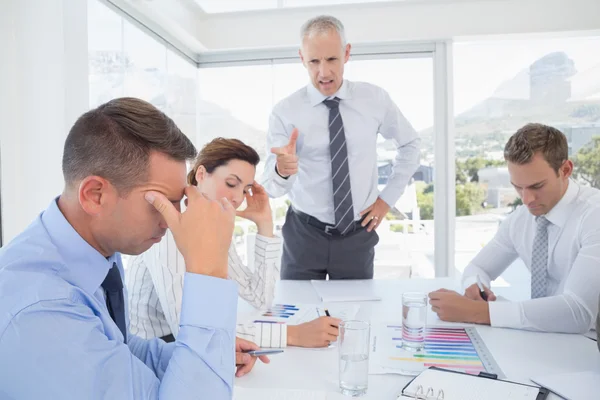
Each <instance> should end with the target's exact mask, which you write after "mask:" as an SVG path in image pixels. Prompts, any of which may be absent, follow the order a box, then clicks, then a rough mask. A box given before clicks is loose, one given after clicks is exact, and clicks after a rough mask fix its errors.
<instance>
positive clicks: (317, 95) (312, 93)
mask: <svg viewBox="0 0 600 400" xmlns="http://www.w3.org/2000/svg"><path fill="white" fill-rule="evenodd" d="M349 86H350V83H349V82H348V81H347V80H345V79H344V81H343V82H342V86H340V88H339V89H338V91H337V92H336V93H335V94H334V95H332V96H325V95H324V94H323V93H321V92H319V91H318V90H317V88H316V87H314V86H313V84H312V83H309V84H308V85H307V91H308V99H309V101H310V105H311V106H312V107H314V106H316V105H319V104H321V103H322V102H323V100H325V99H333V98H334V97H337V98H339V99H342V100H347V99H351V98H352V95H351V93H350V88H349Z"/></svg>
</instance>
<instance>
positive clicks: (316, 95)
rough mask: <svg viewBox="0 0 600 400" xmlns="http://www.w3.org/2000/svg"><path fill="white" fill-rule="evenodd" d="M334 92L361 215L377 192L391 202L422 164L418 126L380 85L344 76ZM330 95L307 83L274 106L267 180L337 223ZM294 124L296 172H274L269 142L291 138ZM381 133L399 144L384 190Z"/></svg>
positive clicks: (275, 193)
mask: <svg viewBox="0 0 600 400" xmlns="http://www.w3.org/2000/svg"><path fill="white" fill-rule="evenodd" d="M330 97H331V98H333V97H338V98H340V99H341V101H340V115H341V116H342V120H343V122H344V132H345V133H346V145H347V149H348V167H349V169H350V184H351V186H352V204H353V205H354V213H355V215H354V219H356V220H358V219H360V215H359V214H360V212H361V211H363V210H364V209H366V208H367V207H369V206H370V205H371V204H373V203H374V202H375V200H377V197H381V198H382V199H383V200H384V201H385V202H386V203H387V204H388V205H389V206H391V207H393V206H394V204H395V203H396V201H398V199H399V198H400V196H401V195H402V193H403V192H404V189H405V188H406V185H407V184H408V183H409V181H410V178H411V177H412V175H413V174H414V172H415V171H416V170H417V168H418V167H419V143H420V139H419V137H418V135H417V132H416V131H415V130H414V129H413V127H412V126H411V125H410V123H409V122H408V120H407V119H406V118H405V117H404V115H403V114H402V112H400V110H399V109H398V106H396V104H394V102H393V101H392V99H391V98H390V96H389V94H388V93H387V92H386V91H385V90H383V89H382V88H380V87H378V86H375V85H372V84H370V83H364V82H351V81H348V80H345V81H344V82H343V84H342V86H341V87H340V89H339V90H338V92H337V93H336V94H334V95H333V96H330ZM326 98H327V97H326V96H324V95H323V94H322V93H320V92H319V91H318V90H317V89H316V88H315V87H314V86H313V85H312V84H309V85H307V86H306V87H304V88H302V89H300V90H298V91H297V92H295V93H293V94H292V95H290V96H289V97H287V98H285V99H283V100H282V101H281V102H279V103H278V104H277V105H276V106H275V107H274V108H273V112H272V113H271V117H270V120H269V132H268V134H267V152H268V156H267V161H266V163H265V174H264V176H263V185H264V187H265V189H266V191H267V193H268V194H269V196H271V197H280V196H283V195H285V194H288V196H289V198H290V200H291V201H292V204H293V205H294V208H296V209H298V210H300V211H302V212H304V213H306V214H309V215H312V216H313V217H315V218H317V219H318V220H320V221H322V222H325V223H328V224H333V223H334V221H335V215H334V206H333V183H332V180H331V155H330V152H329V109H328V108H327V106H326V105H325V104H323V100H325V99H326ZM294 128H298V132H299V137H298V142H297V145H296V153H297V155H298V173H297V174H295V175H292V176H290V177H289V178H288V179H283V178H281V177H280V176H279V175H277V173H276V172H275V164H276V162H277V157H276V156H275V155H274V154H272V153H271V148H272V147H281V146H285V145H286V144H288V142H289V140H290V135H291V133H292V130H293V129H294ZM378 134H381V136H383V137H384V138H386V139H393V141H394V143H395V145H396V157H395V160H394V166H393V171H392V175H391V176H390V177H389V179H388V183H387V185H386V186H385V188H383V190H382V191H381V193H380V192H379V189H378V185H377V181H378V170H377V135H378Z"/></svg>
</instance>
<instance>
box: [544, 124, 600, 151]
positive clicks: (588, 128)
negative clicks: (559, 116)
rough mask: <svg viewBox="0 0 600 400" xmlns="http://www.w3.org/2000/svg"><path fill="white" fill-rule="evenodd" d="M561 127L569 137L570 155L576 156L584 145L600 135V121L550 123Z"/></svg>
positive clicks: (558, 127)
mask: <svg viewBox="0 0 600 400" xmlns="http://www.w3.org/2000/svg"><path fill="white" fill-rule="evenodd" d="M550 125H552V126H554V127H555V128H557V129H559V130H560V131H561V132H562V133H564V134H565V136H566V137H567V142H568V144H569V157H571V156H574V155H575V154H577V153H578V152H579V150H581V148H582V147H584V146H585V145H587V144H588V143H590V142H591V140H592V138H594V137H595V136H600V121H597V122H589V123H583V124H565V123H556V124H554V125H553V124H550Z"/></svg>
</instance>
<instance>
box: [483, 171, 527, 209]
mask: <svg viewBox="0 0 600 400" xmlns="http://www.w3.org/2000/svg"><path fill="white" fill-rule="evenodd" d="M477 175H478V176H479V184H480V185H481V186H483V187H484V188H485V189H486V192H487V194H486V199H485V201H486V203H487V204H488V205H491V206H493V207H494V208H500V207H506V206H508V204H510V203H512V202H513V201H514V200H515V199H516V198H517V192H516V191H515V189H514V188H513V187H512V184H511V183H510V175H509V173H508V168H507V167H487V168H482V169H480V170H479V171H477Z"/></svg>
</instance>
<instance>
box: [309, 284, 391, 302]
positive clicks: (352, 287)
mask: <svg viewBox="0 0 600 400" xmlns="http://www.w3.org/2000/svg"><path fill="white" fill-rule="evenodd" d="M311 283H312V286H313V288H314V289H315V291H316V292H317V294H318V295H319V297H320V298H321V301H323V302H324V303H330V302H338V301H373V300H381V297H380V296H378V295H377V294H376V292H375V287H374V285H373V281H372V280H339V281H338V280H336V281H323V280H313V281H311Z"/></svg>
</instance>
